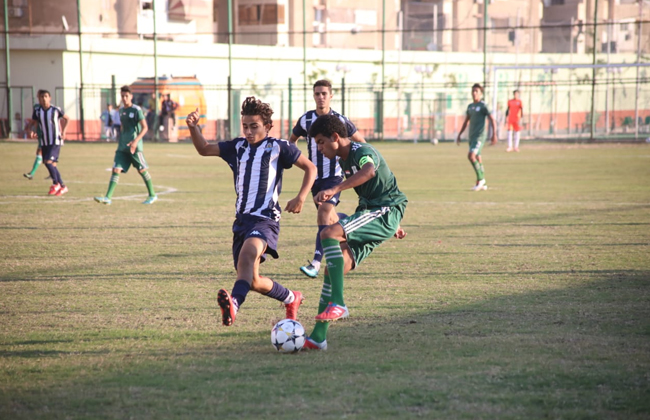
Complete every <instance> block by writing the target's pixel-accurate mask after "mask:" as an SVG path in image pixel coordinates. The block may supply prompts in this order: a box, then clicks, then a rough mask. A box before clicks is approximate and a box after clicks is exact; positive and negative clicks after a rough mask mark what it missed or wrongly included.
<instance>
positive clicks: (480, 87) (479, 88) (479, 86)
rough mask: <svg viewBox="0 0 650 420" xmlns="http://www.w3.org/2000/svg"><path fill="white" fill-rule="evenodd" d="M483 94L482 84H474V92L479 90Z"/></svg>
mask: <svg viewBox="0 0 650 420" xmlns="http://www.w3.org/2000/svg"><path fill="white" fill-rule="evenodd" d="M477 88H478V90H480V91H481V93H483V86H481V85H480V83H474V86H472V90H474V89H477Z"/></svg>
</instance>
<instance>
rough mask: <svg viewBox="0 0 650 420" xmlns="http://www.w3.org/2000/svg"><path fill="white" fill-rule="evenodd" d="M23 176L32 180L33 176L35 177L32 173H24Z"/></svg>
mask: <svg viewBox="0 0 650 420" xmlns="http://www.w3.org/2000/svg"><path fill="white" fill-rule="evenodd" d="M23 176H24V177H25V178H27V179H29V180H30V181H31V180H32V178H34V175H32V174H23Z"/></svg>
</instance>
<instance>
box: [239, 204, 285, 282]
mask: <svg viewBox="0 0 650 420" xmlns="http://www.w3.org/2000/svg"><path fill="white" fill-rule="evenodd" d="M278 236H280V223H278V222H276V221H275V220H271V219H267V218H265V217H258V216H251V215H248V214H242V215H237V218H236V219H235V222H234V223H233V224H232V259H233V262H234V263H235V270H236V269H237V262H238V261H239V253H240V251H241V249H242V247H243V246H244V242H245V241H246V239H248V238H260V239H263V240H264V241H265V242H266V251H265V253H264V254H262V262H264V261H265V260H266V254H269V255H270V256H272V257H273V258H276V259H277V258H278V256H279V255H278V251H277V249H278Z"/></svg>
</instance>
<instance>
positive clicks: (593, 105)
mask: <svg viewBox="0 0 650 420" xmlns="http://www.w3.org/2000/svg"><path fill="white" fill-rule="evenodd" d="M597 32H598V0H594V41H593V53H592V64H593V65H594V66H595V65H596V48H597V46H596V42H597V40H598V34H597ZM596 71H597V70H596V67H593V68H592V70H591V117H590V118H591V123H590V124H589V127H590V130H589V141H594V129H595V127H596V118H595V113H596Z"/></svg>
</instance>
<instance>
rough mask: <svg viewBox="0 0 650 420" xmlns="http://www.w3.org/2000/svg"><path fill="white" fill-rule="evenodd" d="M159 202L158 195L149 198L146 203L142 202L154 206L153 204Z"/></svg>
mask: <svg viewBox="0 0 650 420" xmlns="http://www.w3.org/2000/svg"><path fill="white" fill-rule="evenodd" d="M157 200H158V196H157V195H150V196H149V197H147V199H146V200H144V201H143V202H142V204H153V203H155V202H156V201H157Z"/></svg>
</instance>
